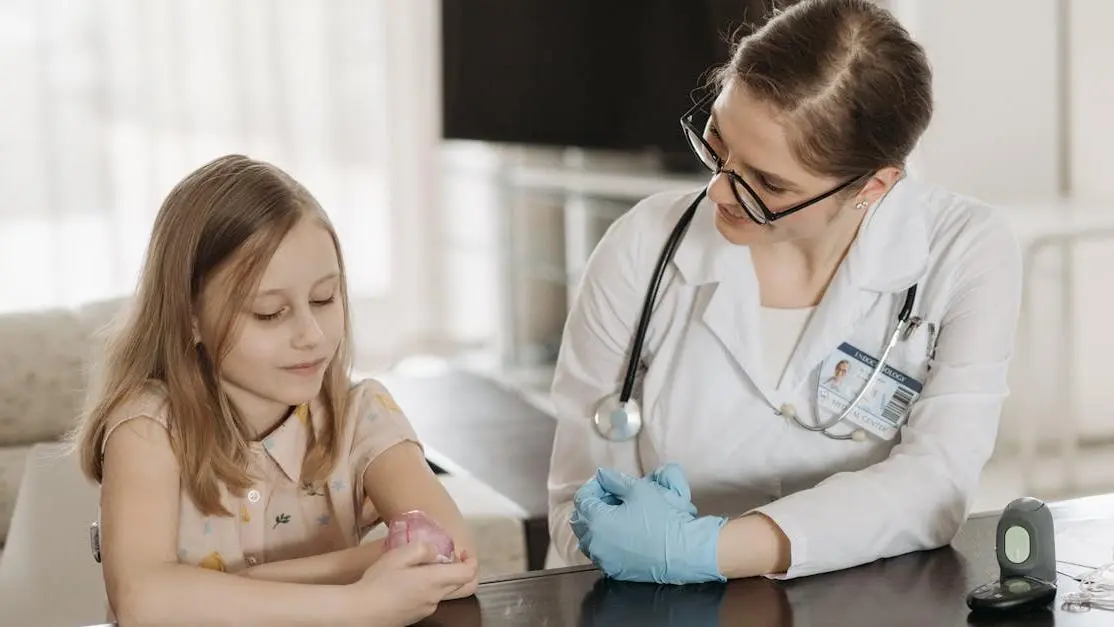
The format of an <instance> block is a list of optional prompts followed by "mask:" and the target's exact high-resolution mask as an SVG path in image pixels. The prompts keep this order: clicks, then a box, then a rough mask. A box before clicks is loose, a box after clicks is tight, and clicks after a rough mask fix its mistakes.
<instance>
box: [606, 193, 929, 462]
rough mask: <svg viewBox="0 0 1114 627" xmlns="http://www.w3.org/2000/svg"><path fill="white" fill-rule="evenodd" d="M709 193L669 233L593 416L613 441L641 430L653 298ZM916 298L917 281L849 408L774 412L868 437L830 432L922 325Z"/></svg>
mask: <svg viewBox="0 0 1114 627" xmlns="http://www.w3.org/2000/svg"><path fill="white" fill-rule="evenodd" d="M707 194H708V188H707V187H705V188H704V189H703V190H701V191H700V194H699V195H697V197H696V199H695V200H693V201H692V204H691V205H689V206H688V208H687V209H685V212H684V213H682V214H681V218H680V219H679V220H677V224H676V225H675V226H674V227H673V230H672V231H671V232H670V233H669V238H668V239H666V240H665V246H664V247H663V248H662V250H661V254H660V255H659V256H658V263H657V266H656V267H655V268H654V273H653V275H652V276H651V277H650V287H649V289H647V290H646V298H645V300H644V301H643V303H642V312H641V314H640V315H639V319H638V326H637V327H636V328H635V332H634V343H633V344H632V346H631V353H630V358H629V359H628V360H627V370H626V374H625V376H624V377H623V386H622V388H621V389H620V390H619V392H618V393H617V394H611V395H609V396H606V397H604V399H603V400H601V401H600V403H599V405H598V406H597V407H596V413H595V415H594V416H593V417H592V425H593V427H595V430H596V433H598V434H599V435H600V437H602V438H604V439H605V440H610V441H612V442H624V441H627V440H630V439H632V438H634V437H636V436H637V435H638V434H639V433H640V432H641V431H642V408H641V407H639V405H638V401H636V400H634V399H633V398H631V396H632V395H633V393H634V383H635V379H636V377H637V374H638V364H639V362H640V361H641V359H642V344H643V342H644V340H645V339H646V330H647V328H648V327H649V325H650V316H651V314H652V313H653V308H654V301H655V300H656V299H657V295H658V288H660V287H661V281H662V277H663V276H664V274H665V269H666V267H668V265H669V262H670V261H671V260H672V259H673V255H674V254H675V253H676V252H677V248H678V247H679V246H680V245H681V240H683V239H684V237H685V232H686V231H687V230H688V227H689V224H690V223H691V222H692V219H693V216H695V215H696V208H697V207H698V206H699V205H700V201H702V200H704V197H705V196H706V195H707ZM916 298H917V284H916V283H914V284H913V285H912V286H911V287H909V288H908V289H907V290H906V291H905V301H904V303H902V306H901V310H900V311H899V312H898V315H897V325H896V326H895V327H894V330H893V332H892V333H891V334H890V339H889V341H888V342H887V343H886V348H885V350H883V351H882V355H881V356H880V357H879V358H878V360H877V361H876V362H875V364H874V367H873V368H872V369H871V373H870V376H869V377H868V378H867V380H866V383H865V384H864V385H863V387H862V389H861V390H859V393H858V394H856V395H855V398H854V399H853V400H852V401H851V402H850V403H848V404H847V407H846V408H845V409H844V410H843V411H841V412H840V413H839V414H838V415H836V416H834V417H833V418H831V419H829V420H827V421H826V422H823V423H819V424H811V425H810V424H807V423H805V422H803V421H802V420H801V419H800V417H798V415H797V412H796V410H794V409H793V408H792V407H791V406H787V405H783V406H782V407H781V408H780V409H778V410H776V411H775V413H777V414H779V415H783V416H786V417H788V418H790V419H791V420H793V422H795V423H797V424H798V425H799V426H801V427H803V428H805V429H807V430H809V431H815V432H819V433H823V434H824V435H826V436H827V437H829V438H831V439H833V440H855V441H862V440H865V439H866V433H865V432H864V431H863V430H862V429H855V430H854V431H852V432H851V433H841V434H834V433H831V432H829V431H828V429H831V428H832V427H834V426H836V425H837V424H839V423H841V422H842V421H843V420H844V419H845V418H847V417H848V416H849V415H851V412H852V411H853V410H854V409H855V406H856V405H857V404H858V403H859V402H860V401H861V400H862V399H863V397H864V396H866V393H867V391H868V390H870V386H871V385H872V384H873V383H874V381H875V380H876V379H877V378H878V375H879V374H881V372H882V370H883V368H884V367H885V365H886V358H887V357H889V355H890V351H891V350H893V347H894V346H895V345H896V344H897V342H898V340H899V339H905V338H908V337H909V335H910V334H911V333H912V331H913V330H914V329H915V328H916V327H917V326H918V325H920V324H921V319H920V318H919V317H915V316H913V315H912V313H913V304H914V302H915V301H916Z"/></svg>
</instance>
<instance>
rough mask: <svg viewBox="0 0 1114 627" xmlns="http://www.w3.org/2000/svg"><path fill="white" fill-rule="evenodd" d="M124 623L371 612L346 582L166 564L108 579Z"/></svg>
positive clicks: (287, 621) (349, 621)
mask: <svg viewBox="0 0 1114 627" xmlns="http://www.w3.org/2000/svg"><path fill="white" fill-rule="evenodd" d="M107 583H108V590H109V595H110V597H109V602H110V604H111V606H112V608H113V611H114V613H115V615H116V620H117V622H118V623H119V624H121V625H128V626H132V625H159V626H168V627H170V626H175V625H193V626H206V627H208V626H218V625H242V626H250V625H259V626H260V627H279V626H282V627H287V626H289V627H301V626H303V625H306V626H309V625H333V624H335V625H360V624H365V625H366V624H368V621H369V620H370V619H371V618H373V617H372V616H370V611H365V610H369V609H370V608H361V607H359V606H358V605H357V601H359V600H358V599H355V598H353V597H354V595H353V594H352V592H351V589H350V588H348V587H346V586H334V585H306V584H296V583H278V582H270V581H259V580H253V579H249V578H245V577H239V576H236V575H231V574H227V573H222V572H218V571H213V570H207V569H204V568H199V567H196V566H187V565H184V564H166V565H162V566H157V567H152V568H150V569H147V570H146V571H144V572H136V573H131V574H129V576H128V577H127V578H124V579H123V580H121V581H115V582H114V581H111V580H110V581H108V582H107Z"/></svg>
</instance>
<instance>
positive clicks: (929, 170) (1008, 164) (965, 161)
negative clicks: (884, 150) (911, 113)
mask: <svg viewBox="0 0 1114 627" xmlns="http://www.w3.org/2000/svg"><path fill="white" fill-rule="evenodd" d="M1096 1H1097V2H1102V1H1103V0H1096ZM888 4H889V5H890V7H891V10H892V11H893V12H894V14H895V15H897V16H898V18H899V19H900V20H901V21H902V23H903V24H904V25H905V27H906V28H908V29H909V31H910V32H911V34H912V35H913V36H914V37H915V38H916V39H917V40H918V41H920V42H921V44H922V45H923V46H924V47H925V50H926V52H927V54H928V56H929V61H930V63H931V65H932V68H933V75H934V77H933V78H934V80H933V89H934V92H935V94H934V95H935V101H936V102H935V107H936V110H935V114H934V116H933V121H932V125H931V126H930V128H929V130H928V132H927V133H926V134H925V137H924V139H923V141H922V142H921V145H920V146H919V148H918V150H917V153H916V155H915V158H914V163H913V165H914V167H915V168H916V170H917V172H918V173H919V174H921V175H923V176H924V177H926V178H929V179H931V180H933V181H935V182H938V183H941V184H943V185H945V186H947V187H950V188H951V189H954V190H956V191H960V192H963V193H968V194H972V195H975V196H978V197H980V198H983V199H984V200H987V201H990V202H1026V203H1030V202H1033V201H1034V200H1035V199H1044V198H1052V197H1054V196H1056V195H1057V194H1058V191H1059V184H1058V170H1059V164H1060V158H1059V153H1060V138H1061V133H1060V129H1059V122H1058V120H1059V111H1060V107H1059V102H1058V98H1059V97H1058V94H1057V89H1056V87H1057V82H1058V77H1059V66H1058V61H1057V55H1056V19H1057V8H1056V7H1057V2H1055V1H1054V0H978V1H977V2H971V1H970V0H890V2H889V3H888Z"/></svg>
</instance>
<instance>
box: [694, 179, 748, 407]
mask: <svg viewBox="0 0 1114 627" xmlns="http://www.w3.org/2000/svg"><path fill="white" fill-rule="evenodd" d="M673 262H674V264H675V265H676V267H677V269H678V271H679V272H680V274H681V276H682V277H683V278H684V280H685V282H686V283H688V284H689V285H694V286H700V287H702V290H701V292H700V293H701V294H702V295H703V294H707V296H703V297H702V298H701V300H703V301H704V302H703V312H700V310H699V307H700V305H701V303H700V301H698V304H697V307H698V309H697V310H696V311H695V312H694V314H695V315H699V316H700V317H701V320H702V321H703V323H704V324H705V326H706V327H707V328H708V330H709V331H711V333H712V335H714V336H715V338H716V339H717V340H718V341H719V342H720V344H722V345H723V347H724V349H726V351H727V353H728V354H729V355H730V356H731V359H732V360H733V361H734V362H735V364H736V365H737V366H738V367H739V369H740V370H742V372H743V373H744V374H745V375H746V376H747V378H749V379H750V380H751V382H752V383H753V384H754V386H755V388H756V389H758V390H760V391H762V393H763V394H764V395H765V396H767V397H769V396H770V389H769V386H768V385H767V384H766V382H765V377H764V376H762V368H763V365H764V360H763V353H762V342H761V337H760V334H759V328H758V306H759V291H758V279H757V277H756V276H755V275H754V265H753V264H752V263H751V259H750V249H749V248H747V247H746V246H738V245H735V244H732V243H731V242H729V241H727V239H726V238H724V237H723V235H722V234H720V232H719V230H718V229H716V226H715V214H714V208H713V205H712V204H711V203H710V202H709V201H707V200H705V201H704V202H702V203H701V205H700V208H699V209H698V210H697V213H696V215H695V216H694V217H693V221H692V224H691V225H690V226H689V229H688V233H687V234H686V236H685V240H684V241H683V242H682V243H681V245H680V247H679V248H678V249H677V253H676V255H675V256H674V258H673Z"/></svg>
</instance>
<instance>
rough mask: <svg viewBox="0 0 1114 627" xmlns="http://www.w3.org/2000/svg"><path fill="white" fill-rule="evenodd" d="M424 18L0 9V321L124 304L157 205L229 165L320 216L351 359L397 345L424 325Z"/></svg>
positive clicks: (430, 56) (380, 10)
mask: <svg viewBox="0 0 1114 627" xmlns="http://www.w3.org/2000/svg"><path fill="white" fill-rule="evenodd" d="M436 5H437V3H436V1H435V0H416V1H411V0H408V1H406V2H402V1H397V0H330V1H329V2H306V1H304V0H235V1H229V0H98V1H96V2H88V1H84V0H0V93H3V109H4V114H3V115H0V184H2V185H0V188H2V190H3V200H4V201H3V202H2V203H0V312H4V311H17V310H28V309H38V308H45V307H57V306H76V305H80V304H82V303H85V302H90V301H96V300H101V299H105V298H112V297H118V296H123V295H126V294H128V293H130V292H132V290H133V289H134V283H135V279H136V277H137V272H138V269H139V265H140V263H141V261H142V256H143V254H144V249H145V246H146V241H147V237H148V235H149V230H150V227H151V224H152V221H153V218H154V215H155V213H156V211H157V209H158V206H159V203H160V202H161V200H162V198H163V197H164V196H165V194H166V193H167V192H168V191H169V189H170V188H171V186H173V185H174V183H175V182H177V181H178V180H179V179H180V178H181V177H183V176H184V175H185V174H186V173H187V172H189V171H190V170H191V169H193V168H195V167H197V166H198V165H200V164H202V163H204V162H206V161H208V160H210V159H212V158H213V157H216V156H218V155H221V154H225V153H230V152H236V153H243V154H248V155H250V156H253V157H257V158H261V159H265V160H268V161H271V162H273V163H275V164H276V165H279V166H280V167H282V168H284V169H286V170H287V171H289V172H290V173H291V174H293V175H294V176H295V177H296V178H298V179H299V180H301V181H302V182H303V183H304V184H306V186H307V187H308V188H309V189H310V190H311V191H312V192H313V193H314V195H315V196H317V198H318V200H320V201H321V203H322V205H323V206H324V207H325V208H326V210H327V211H328V212H329V214H330V216H331V218H332V219H333V220H334V222H335V224H336V226H337V228H338V230H339V231H340V236H341V240H342V245H343V247H344V253H345V255H346V261H347V264H348V267H349V272H350V280H351V291H352V295H353V298H354V299H355V303H354V313H355V314H356V316H357V320H358V326H357V338H358V339H359V340H360V342H361V344H362V345H363V346H364V348H365V349H366V350H369V351H372V352H374V353H376V354H387V353H390V352H392V351H395V350H398V349H399V347H400V346H402V345H404V344H406V343H407V342H414V341H416V340H417V339H418V338H420V337H421V336H422V335H423V334H425V333H427V332H428V331H429V328H428V325H429V321H430V320H433V319H435V316H434V315H433V314H432V312H429V311H428V309H429V305H430V294H431V289H430V288H431V285H432V277H430V276H429V272H430V271H431V268H433V267H434V265H435V261H434V260H432V259H431V258H430V254H429V253H430V249H431V248H432V246H431V244H430V242H429V241H428V238H427V237H426V236H425V235H424V233H425V232H426V229H423V228H422V225H423V224H426V223H427V218H428V217H429V216H430V215H431V214H432V212H433V211H434V207H433V204H434V202H435V196H436V190H435V188H434V187H433V186H432V185H431V183H433V181H432V179H429V180H426V179H425V178H424V174H423V171H424V172H428V171H429V168H428V165H429V164H430V163H432V162H433V158H432V156H433V155H434V154H435V146H436V143H437V137H438V135H439V132H438V127H437V122H438V118H439V116H438V114H437V113H438V108H437V101H436V94H435V89H434V87H435V85H436V82H437V81H436V76H437V74H436V72H437V68H436V67H435V65H434V61H435V60H436V58H437V53H436V46H435V41H436V33H437V14H436ZM385 338H390V339H391V341H390V342H388V341H387V340H386V339H385Z"/></svg>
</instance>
